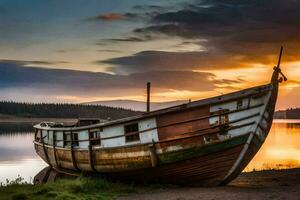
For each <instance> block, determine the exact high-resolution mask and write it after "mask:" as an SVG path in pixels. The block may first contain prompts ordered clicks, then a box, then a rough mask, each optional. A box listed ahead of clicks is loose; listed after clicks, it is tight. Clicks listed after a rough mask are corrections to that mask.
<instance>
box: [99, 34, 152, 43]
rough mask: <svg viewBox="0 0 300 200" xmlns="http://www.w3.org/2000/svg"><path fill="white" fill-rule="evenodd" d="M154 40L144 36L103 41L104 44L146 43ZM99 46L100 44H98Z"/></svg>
mask: <svg viewBox="0 0 300 200" xmlns="http://www.w3.org/2000/svg"><path fill="white" fill-rule="evenodd" d="M152 39H153V38H152V37H151V36H150V35H144V36H143V37H136V36H131V37H127V38H109V39H102V40H101V41H104V42H146V41H149V40H152ZM97 44H98V43H97Z"/></svg>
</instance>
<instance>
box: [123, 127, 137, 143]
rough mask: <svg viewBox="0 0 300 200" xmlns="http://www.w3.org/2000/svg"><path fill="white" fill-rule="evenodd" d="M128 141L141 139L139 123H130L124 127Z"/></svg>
mask: <svg viewBox="0 0 300 200" xmlns="http://www.w3.org/2000/svg"><path fill="white" fill-rule="evenodd" d="M124 129H125V140H126V142H135V141H139V140H140V134H139V124H138V123H134V124H129V125H126V126H125V127H124Z"/></svg>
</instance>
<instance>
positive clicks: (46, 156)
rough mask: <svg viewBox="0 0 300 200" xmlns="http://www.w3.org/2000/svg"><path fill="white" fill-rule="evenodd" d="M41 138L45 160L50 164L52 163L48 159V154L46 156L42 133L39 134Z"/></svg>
mask: <svg viewBox="0 0 300 200" xmlns="http://www.w3.org/2000/svg"><path fill="white" fill-rule="evenodd" d="M41 139H42V145H43V151H44V155H45V160H46V162H47V163H48V165H50V166H52V164H51V162H50V159H49V156H48V153H47V150H46V146H45V141H44V137H43V135H42V136H41Z"/></svg>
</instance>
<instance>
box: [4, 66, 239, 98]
mask: <svg viewBox="0 0 300 200" xmlns="http://www.w3.org/2000/svg"><path fill="white" fill-rule="evenodd" d="M147 81H150V82H152V84H153V87H154V88H155V90H156V91H170V90H187V91H197V92H198V91H212V90H214V89H218V88H223V87H224V86H219V85H220V84H228V83H241V81H234V80H220V79H217V78H216V76H215V75H214V74H212V73H207V72H191V71H148V72H143V73H133V74H129V75H112V74H107V73H101V72H98V73H96V72H86V71H75V70H64V69H48V68H39V67H23V66H22V65H18V64H12V63H0V90H1V91H3V90H5V91H17V90H18V91H20V93H21V92H22V91H23V89H24V88H25V89H26V91H27V90H31V91H37V92H36V93H35V95H46V96H47V95H49V96H50V95H57V96H58V95H69V96H85V95H93V96H95V94H99V95H101V96H103V97H105V96H109V95H116V94H117V95H124V96H129V95H142V94H143V91H144V88H145V83H146V82H147ZM199 83H201V84H199ZM20 88H23V89H20Z"/></svg>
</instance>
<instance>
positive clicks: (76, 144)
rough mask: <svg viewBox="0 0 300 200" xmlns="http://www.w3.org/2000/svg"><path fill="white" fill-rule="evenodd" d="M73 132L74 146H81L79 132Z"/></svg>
mask: <svg viewBox="0 0 300 200" xmlns="http://www.w3.org/2000/svg"><path fill="white" fill-rule="evenodd" d="M72 134H73V146H79V141H78V133H72Z"/></svg>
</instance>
